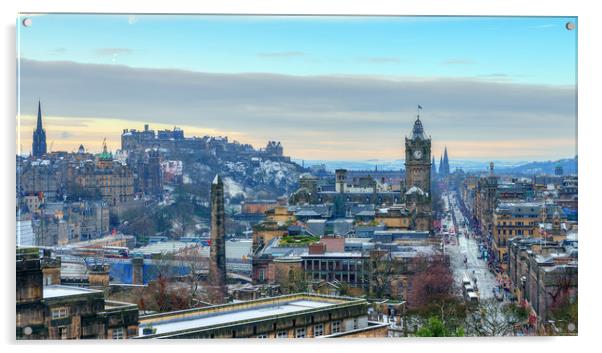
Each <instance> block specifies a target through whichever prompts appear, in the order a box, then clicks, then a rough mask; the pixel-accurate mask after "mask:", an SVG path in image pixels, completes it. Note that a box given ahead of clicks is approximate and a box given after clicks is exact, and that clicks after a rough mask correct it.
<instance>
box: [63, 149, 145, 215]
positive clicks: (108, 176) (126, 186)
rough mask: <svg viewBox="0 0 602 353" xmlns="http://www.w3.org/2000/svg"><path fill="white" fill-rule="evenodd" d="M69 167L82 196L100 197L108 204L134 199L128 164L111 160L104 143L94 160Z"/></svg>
mask: <svg viewBox="0 0 602 353" xmlns="http://www.w3.org/2000/svg"><path fill="white" fill-rule="evenodd" d="M70 169H71V170H70V172H69V174H70V176H71V179H72V182H73V183H74V184H75V185H76V190H77V191H78V192H80V193H81V194H82V196H84V198H100V199H102V200H103V201H105V202H106V203H107V204H108V205H109V206H117V205H119V204H121V203H126V202H128V201H131V200H133V199H134V175H133V172H132V170H131V168H130V167H129V166H128V165H125V164H122V163H120V162H118V161H115V160H113V156H112V155H111V154H110V153H109V152H108V151H107V146H106V143H105V144H104V145H103V152H102V153H100V154H99V155H98V156H97V158H96V162H93V161H89V160H88V161H85V162H83V163H80V164H79V165H75V166H71V168H70Z"/></svg>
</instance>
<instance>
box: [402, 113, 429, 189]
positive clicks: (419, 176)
mask: <svg viewBox="0 0 602 353" xmlns="http://www.w3.org/2000/svg"><path fill="white" fill-rule="evenodd" d="M405 142H406V156H405V168H406V183H405V187H406V191H408V192H409V191H410V190H411V189H412V187H417V188H419V189H420V191H422V192H424V193H425V194H426V195H425V196H426V197H427V198H428V199H430V196H431V138H430V137H427V136H426V134H425V133H424V128H423V127H422V121H420V115H418V116H417V117H416V121H415V122H414V128H413V129H412V135H411V137H410V138H407V137H406V139H405Z"/></svg>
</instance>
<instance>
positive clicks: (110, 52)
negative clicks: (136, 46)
mask: <svg viewBox="0 0 602 353" xmlns="http://www.w3.org/2000/svg"><path fill="white" fill-rule="evenodd" d="M133 52H134V50H133V49H130V48H98V49H96V50H94V54H96V55H99V56H115V55H121V54H131V53H133Z"/></svg>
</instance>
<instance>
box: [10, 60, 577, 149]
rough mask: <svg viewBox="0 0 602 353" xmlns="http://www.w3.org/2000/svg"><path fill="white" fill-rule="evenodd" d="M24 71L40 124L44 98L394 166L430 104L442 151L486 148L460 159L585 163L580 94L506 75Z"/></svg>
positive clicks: (69, 112)
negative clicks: (490, 155) (486, 154)
mask: <svg viewBox="0 0 602 353" xmlns="http://www.w3.org/2000/svg"><path fill="white" fill-rule="evenodd" d="M280 54H282V53H280ZM289 54H290V53H289ZM20 64H21V66H20V70H21V77H20V92H21V104H22V105H21V111H22V113H23V114H31V115H33V114H35V109H36V108H37V99H38V98H40V99H42V103H43V109H44V114H45V115H50V116H63V117H69V116H73V117H90V118H98V117H106V118H115V119H125V120H127V119H131V120H136V121H148V122H150V123H153V122H155V123H166V124H179V125H193V126H199V127H203V128H211V129H218V130H222V131H228V130H236V131H242V132H244V133H245V134H246V135H248V136H253V138H254V139H257V140H261V139H265V140H267V139H280V140H282V141H283V143H284V145H285V148H288V152H289V153H290V154H295V153H297V155H296V156H298V157H301V158H310V157H311V155H312V154H313V153H314V152H312V151H316V152H319V151H320V150H321V148H322V147H321V146H328V149H329V150H328V151H332V155H333V156H337V157H335V158H339V156H340V157H344V155H345V153H349V155H350V156H353V155H357V154H354V153H353V150H354V148H355V149H357V148H362V149H363V152H366V153H367V155H366V156H367V157H369V156H373V158H385V156H382V155H380V154H379V151H383V152H382V153H385V154H386V153H388V154H393V156H387V158H388V157H394V155H395V154H397V155H400V154H401V151H402V148H403V145H402V143H401V141H402V137H403V135H404V134H408V133H409V130H410V129H411V126H412V123H413V120H414V119H415V114H416V105H417V104H420V105H422V106H423V107H424V109H423V111H422V119H423V122H424V125H425V129H426V131H427V133H428V134H430V135H431V136H432V137H433V142H434V145H435V146H434V149H435V150H436V151H435V153H437V149H439V148H442V147H443V145H444V144H446V143H447V142H449V143H447V144H448V145H452V146H453V143H454V141H473V142H474V143H476V145H474V144H470V146H471V147H469V148H467V149H466V151H463V152H462V153H463V154H464V153H465V154H467V155H464V156H463V157H467V158H469V157H470V156H469V155H468V154H470V151H471V149H472V150H474V152H475V153H474V155H475V156H479V158H480V154H479V153H477V152H479V148H478V143H489V144H490V146H496V145H495V143H497V144H498V145H499V146H500V150H499V152H498V155H496V156H495V157H496V158H500V157H502V158H503V157H504V150H503V148H505V147H504V146H509V144H510V145H511V144H512V143H513V141H515V145H512V146H510V147H511V149H512V151H513V152H512V158H548V157H549V158H554V157H565V156H571V155H573V154H574V153H575V149H574V148H573V147H572V146H573V145H574V144H573V143H571V142H572V141H575V134H576V121H575V119H576V113H575V103H576V101H575V98H576V88H575V87H564V86H546V85H526V84H513V83H511V82H499V81H493V79H495V78H496V77H501V76H500V75H502V74H501V73H495V74H492V76H491V77H489V78H458V79H437V78H430V79H417V78H382V77H365V76H359V77H358V76H286V75H275V74H268V73H240V74H215V73H201V72H191V71H184V70H171V69H142V68H132V67H126V66H119V65H98V64H81V63H74V62H50V61H35V60H26V59H23V60H21V63H20ZM133 127H136V126H133ZM537 140H542V141H544V140H545V141H555V140H558V141H559V143H558V145H557V146H556V145H554V144H552V146H550V144H549V143H546V144H545V146H547V147H546V148H545V149H544V150H542V149H541V148H537V144H536V143H535V144H534V145H533V144H532V143H529V144H526V146H525V149H524V151H523V149H522V148H520V144H521V143H522V144H525V141H531V142H533V141H537ZM333 142H337V143H336V144H333ZM492 144H493V145H492ZM516 144H519V145H516ZM465 145H466V144H465ZM532 145H533V146H532ZM530 146H531V147H530ZM567 146H568V147H567ZM458 147H459V148H460V146H459V145H458ZM510 147H508V148H510ZM450 149H452V151H453V147H450ZM491 150H492V151H495V147H491ZM516 151H518V152H516ZM517 154H518V155H520V156H517ZM521 154H522V155H521Z"/></svg>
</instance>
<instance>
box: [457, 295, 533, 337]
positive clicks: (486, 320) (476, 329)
mask: <svg viewBox="0 0 602 353" xmlns="http://www.w3.org/2000/svg"><path fill="white" fill-rule="evenodd" d="M527 318H528V312H527V310H526V309H524V308H523V307H521V306H517V305H515V304H512V303H510V304H501V303H499V302H498V301H497V300H495V299H494V298H489V299H484V300H481V302H480V303H479V305H478V306H477V308H476V309H475V310H474V311H472V312H471V313H470V314H469V315H468V316H467V318H466V325H467V327H468V328H469V331H470V333H472V334H475V335H477V336H508V335H510V334H512V333H513V332H514V327H515V326H516V325H518V324H520V323H522V322H524V321H525V320H526V319H527Z"/></svg>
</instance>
